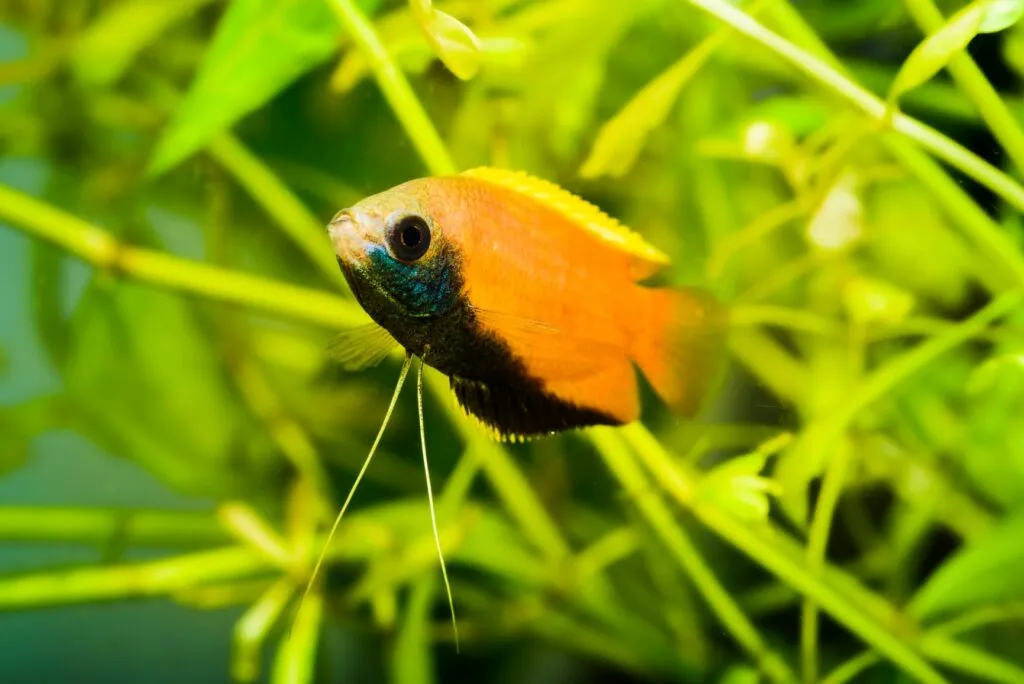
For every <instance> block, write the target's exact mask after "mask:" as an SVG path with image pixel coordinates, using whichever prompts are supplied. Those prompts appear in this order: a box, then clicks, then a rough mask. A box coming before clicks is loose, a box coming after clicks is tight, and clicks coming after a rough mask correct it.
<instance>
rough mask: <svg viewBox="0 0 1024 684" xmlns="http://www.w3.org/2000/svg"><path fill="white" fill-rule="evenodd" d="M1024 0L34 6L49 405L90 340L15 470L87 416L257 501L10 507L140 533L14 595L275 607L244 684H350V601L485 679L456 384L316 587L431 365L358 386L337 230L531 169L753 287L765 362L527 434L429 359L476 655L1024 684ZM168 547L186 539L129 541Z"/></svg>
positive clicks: (42, 526)
mask: <svg viewBox="0 0 1024 684" xmlns="http://www.w3.org/2000/svg"><path fill="white" fill-rule="evenodd" d="M1022 11H1024V4H1022V3H1020V2H1016V1H1010V0H994V1H984V0H978V1H976V2H972V3H962V2H954V3H942V6H941V7H939V6H937V5H936V4H935V2H933V0H906V1H905V2H904V3H892V2H890V1H889V0H861V1H858V2H830V1H827V0H814V1H805V2H800V3H790V2H788V1H787V0H761V1H756V0H755V1H752V2H742V3H733V2H726V1H725V0H689V1H685V2H684V1H682V0H642V1H640V2H631V3H604V2H592V1H586V0H551V1H540V0H538V1H537V2H527V1H513V0H488V1H487V2H475V1H474V2H461V1H459V0H451V1H450V2H438V3H436V6H434V4H432V3H429V2H413V3H411V4H410V5H406V4H405V3H396V2H392V3H387V4H385V5H384V6H379V3H377V2H375V1H374V0H360V1H358V2H356V1H355V0H232V1H231V2H217V1H215V0H148V1H145V2H143V1H140V0H123V1H121V2H102V3H94V2H90V1H86V0H64V1H63V2H62V3H32V2H26V3H19V2H11V3H7V5H5V7H4V14H3V18H4V21H3V25H4V27H5V28H4V34H3V35H2V36H0V38H2V40H0V49H3V50H5V51H7V52H9V53H12V54H11V59H10V60H9V61H7V62H6V63H5V64H4V65H3V66H2V67H0V84H2V85H3V88H4V90H0V107H2V109H0V111H2V112H3V117H2V118H0V140H2V145H3V149H4V152H5V154H4V159H3V160H2V161H0V183H2V184H0V220H3V221H4V222H5V223H6V225H7V226H8V227H9V229H10V230H5V238H10V239H11V243H10V244H12V245H15V244H17V245H19V249H21V248H24V249H26V250H29V253H30V255H31V261H30V263H28V264H27V265H26V267H25V272H24V273H23V274H22V277H20V278H19V279H18V280H17V281H16V282H13V281H14V279H11V281H10V282H9V281H6V280H5V285H6V286H7V287H8V288H11V289H12V290H15V289H16V292H17V293H18V294H17V299H19V300H21V301H23V302H25V303H26V307H25V309H24V310H25V312H26V315H25V317H24V318H25V320H21V319H19V320H18V321H16V323H17V326H16V327H17V329H16V330H15V329H12V330H7V329H5V330H4V331H3V332H4V335H3V336H2V337H0V345H3V346H4V354H3V358H5V359H6V366H7V368H8V371H7V372H8V373H9V374H10V375H11V378H8V379H7V380H5V382H9V383H11V384H12V386H17V383H18V382H22V381H18V380H17V377H16V374H15V373H14V371H13V370H12V369H16V368H19V367H22V366H23V365H24V364H29V363H32V361H31V358H29V357H30V352H29V351H26V349H33V348H35V347H38V348H39V349H41V351H42V354H43V355H45V361H39V363H37V364H36V366H37V367H38V368H39V369H40V370H39V371H38V373H39V375H40V376H41V377H42V378H43V379H42V380H41V381H38V382H35V384H31V387H30V389H22V390H15V389H10V390H5V395H4V398H5V400H8V399H9V401H6V403H5V404H4V405H3V406H0V445H2V450H0V467H3V469H4V470H5V471H9V473H10V476H11V477H14V476H15V475H17V473H18V472H20V471H21V470H24V469H27V468H30V467H31V461H30V459H31V457H32V456H33V454H35V453H36V452H37V451H38V450H39V448H40V447H39V443H40V438H41V437H43V436H45V435H47V434H51V433H53V432H56V431H62V432H72V433H74V434H76V435H78V436H80V437H81V438H84V440H87V441H88V442H90V443H92V444H95V445H97V446H99V447H100V448H101V449H102V450H103V451H105V452H106V453H108V454H109V455H111V456H119V457H123V458H126V459H131V460H132V461H133V462H135V463H137V464H138V465H139V466H140V467H141V468H143V469H145V470H146V471H148V472H149V473H152V474H153V475H154V476H155V477H157V478H159V479H160V480H161V481H162V482H164V483H166V485H167V486H169V487H170V488H173V489H174V490H176V491H178V492H180V493H182V494H184V495H187V496H191V497H195V498H196V499H197V500H199V501H202V502H214V503H212V504H211V505H210V506H209V510H208V511H199V512H181V511H173V510H156V509H143V510H111V509H107V508H72V507H59V506H15V505H4V503H3V502H2V501H0V539H6V540H15V541H30V542H32V543H33V544H43V545H47V544H60V543H66V542H78V543H86V544H90V545H95V546H97V547H100V548H104V549H107V550H108V552H107V553H106V554H105V557H104V559H103V562H102V563H98V564H90V565H84V566H76V567H59V568H38V569H33V570H31V571H19V572H11V573H8V574H5V575H4V576H3V577H2V578H0V610H3V611H27V610H30V609H35V608H39V607H42V606H66V605H71V604H81V603H94V602H100V601H125V600H129V599H138V598H143V597H171V598H173V599H175V600H177V601H180V602H183V603H185V604H187V605H191V606H196V607H197V608H213V607H220V606H224V605H241V606H245V608H244V612H243V613H242V615H241V617H240V619H239V620H238V622H237V624H236V628H235V632H234V637H233V638H234V653H233V654H231V656H230V670H231V673H232V676H233V677H234V678H235V679H237V680H239V681H253V680H256V679H257V678H259V677H260V676H261V672H260V668H261V659H262V655H261V654H262V653H263V652H264V651H265V650H267V649H270V648H272V647H274V648H276V651H275V659H274V664H273V667H272V668H271V672H270V673H269V674H267V673H263V674H267V676H269V677H270V679H271V680H272V681H275V682H277V681H280V682H304V681H313V680H314V679H315V678H316V675H317V666H318V664H319V663H322V662H323V660H324V659H329V658H330V657H331V654H330V653H326V652H325V649H324V648H322V647H320V648H318V645H319V642H320V638H321V635H322V634H323V632H324V626H325V624H328V623H330V622H336V623H339V624H343V625H345V626H346V627H348V628H349V629H351V630H371V631H372V632H373V633H375V634H388V635H393V637H394V638H393V639H390V640H388V641H387V643H388V646H389V656H388V657H389V658H390V661H391V666H392V667H391V670H390V676H391V678H393V679H394V680H396V681H401V682H423V681H432V680H433V679H434V678H435V677H436V676H437V675H438V672H443V673H444V674H445V675H446V676H445V678H446V679H447V678H449V677H448V675H451V677H457V676H459V673H460V671H461V670H463V669H465V668H466V667H467V666H466V665H465V663H466V662H467V660H463V659H460V658H449V657H448V656H447V652H448V651H451V650H453V649H452V645H451V643H450V641H451V637H452V632H451V628H450V625H449V623H448V622H447V615H446V614H445V613H444V609H445V608H446V604H445V601H444V598H443V595H442V594H440V593H439V591H438V589H439V573H438V568H437V561H436V556H435V551H434V541H433V539H432V537H431V529H430V522H429V516H428V513H427V509H426V502H425V499H424V497H423V485H422V474H421V473H420V470H419V467H418V465H417V464H418V459H419V450H418V444H417V435H418V432H417V428H416V426H415V413H414V412H413V411H412V407H411V404H409V405H408V406H406V405H405V404H399V405H398V408H397V409H396V412H397V413H396V418H397V419H396V423H395V424H394V425H393V426H392V430H393V433H392V434H391V436H390V437H388V438H386V439H385V441H384V443H383V448H384V449H385V450H386V452H382V453H381V454H380V455H379V456H378V457H377V460H376V461H375V464H374V467H373V468H372V469H371V470H370V471H369V472H368V475H367V477H368V479H369V480H370V482H368V484H372V485H373V488H372V489H368V490H367V491H365V492H363V493H361V494H360V496H359V497H357V499H356V501H355V503H354V504H353V506H354V508H353V509H352V510H351V511H350V512H349V513H348V517H347V518H346V520H345V521H344V522H343V524H342V526H341V528H340V530H339V534H338V535H337V537H336V538H335V540H334V542H333V543H332V545H331V547H330V551H329V553H328V560H329V566H330V572H328V573H327V574H326V575H325V577H324V578H323V579H322V581H320V582H318V583H317V584H316V585H314V587H313V590H312V591H311V593H310V594H309V597H308V599H307V600H306V601H305V602H303V604H302V609H301V610H300V611H298V612H296V611H295V608H296V605H297V598H298V597H299V596H300V595H301V593H302V591H303V589H304V587H305V582H306V580H307V578H308V577H309V573H310V570H311V567H312V564H313V561H314V560H315V558H316V555H317V553H318V552H319V550H320V546H321V544H322V540H323V536H324V533H325V531H326V524H327V523H329V521H330V519H331V518H332V517H333V513H334V511H335V510H336V508H337V506H338V503H339V499H340V497H339V493H341V494H342V495H343V493H344V492H345V491H346V490H347V487H348V484H349V483H350V481H351V479H352V477H353V476H354V473H355V472H356V470H357V469H358V467H359V466H360V464H361V459H362V458H363V456H364V455H365V453H366V449H367V448H368V446H369V444H370V442H371V441H372V439H373V435H374V433H375V431H376V428H377V427H378V421H379V419H380V417H382V415H383V413H384V409H385V408H386V404H387V398H388V396H389V394H388V386H389V385H390V384H391V383H393V381H394V376H395V375H396V374H397V365H396V364H392V365H387V366H385V367H383V368H381V369H379V370H376V371H373V372H370V373H366V374H364V375H351V374H344V373H341V372H339V371H338V370H337V369H336V368H334V367H332V365H331V363H330V361H329V355H328V354H327V351H326V350H327V349H328V347H329V343H330V340H331V339H332V336H333V335H334V334H335V333H336V332H337V331H338V330H339V329H342V328H345V327H347V326H351V325H353V324H357V323H359V322H361V321H363V320H365V315H364V314H363V313H362V311H361V310H360V309H359V308H358V306H357V305H356V304H355V303H354V301H353V300H352V299H351V298H350V296H349V295H348V293H347V291H346V290H345V285H344V281H343V278H342V277H341V274H340V273H339V271H338V269H337V267H336V264H335V262H334V257H333V256H332V254H331V251H330V245H329V243H328V241H327V238H326V236H325V234H324V230H323V226H324V224H325V223H326V221H327V220H328V219H329V218H330V216H332V215H333V214H334V212H335V211H337V209H339V208H340V207H342V206H345V205H347V204H350V203H351V202H352V201H353V200H355V199H356V198H358V197H359V196H360V195H363V194H365V193H367V192H371V191H375V190H379V189H382V188H384V187H387V186H389V185H392V184H394V183H395V182H398V181H400V180H404V179H406V178H409V177H413V176H418V175H423V174H425V173H430V174H443V173H448V172H451V171H454V170H456V169H459V168H465V167H470V166H474V165H478V164H483V163H486V164H492V165H497V166H507V167H513V168H521V169H527V170H529V171H531V172H532V173H534V174H536V175H539V176H543V177H546V178H549V179H551V180H554V181H557V182H559V183H560V184H562V185H564V186H566V187H568V188H570V189H572V190H574V191H577V192H579V193H581V194H583V195H585V196H587V197H588V198H589V199H591V200H593V201H595V202H596V203H598V204H600V205H601V206H602V207H604V208H605V209H606V210H607V211H609V213H612V214H614V215H615V216H617V217H619V218H621V219H622V220H623V221H624V222H625V223H627V224H629V225H630V226H631V227H633V228H634V229H636V230H638V231H640V232H642V233H643V234H644V235H645V237H647V238H648V239H649V240H650V241H651V242H653V243H654V244H656V245H658V246H659V247H660V248H662V249H663V250H664V251H665V252H666V253H668V254H670V255H672V257H673V259H674V260H675V264H676V267H675V269H674V270H673V272H672V275H671V276H670V279H671V280H673V281H674V282H679V283H696V284H701V285H704V286H706V287H708V288H710V289H712V290H713V291H715V292H716V294H717V295H718V296H720V297H721V298H722V299H723V300H724V301H727V302H729V303H730V305H731V306H732V319H731V326H732V329H731V332H730V339H729V350H730V352H731V356H732V358H733V359H734V361H735V363H734V372H733V374H732V375H731V376H730V378H729V380H728V382H727V383H726V384H725V387H724V388H723V390H722V391H721V393H720V395H718V396H716V397H715V398H714V399H715V401H713V402H712V404H711V405H709V406H708V408H707V410H706V411H705V413H704V414H702V416H701V417H700V418H699V419H698V420H696V421H693V422H680V421H679V420H677V419H676V418H674V417H673V416H671V415H669V414H667V413H666V412H665V411H664V410H662V409H661V408H660V407H658V406H657V402H656V401H648V402H647V409H646V415H645V420H644V422H643V424H635V425H631V426H628V427H626V428H622V429H617V430H612V429H594V430H587V431H583V432H580V433H578V434H573V435H568V436H563V437H558V438H554V439H549V440H540V441H537V442H533V443H530V444H527V445H514V446H509V445H503V444H498V443H495V442H493V441H491V440H490V439H489V438H488V437H487V435H486V434H484V433H483V432H482V431H480V430H478V429H477V428H476V426H474V425H473V424H471V423H470V422H468V421H467V420H466V419H465V418H464V417H462V416H461V414H460V412H459V410H458V409H457V407H455V406H454V404H453V402H452V401H451V400H450V397H449V392H448V388H447V386H446V383H445V382H444V379H443V378H441V377H439V376H437V375H436V374H428V376H427V378H426V380H427V385H428V388H429V390H430V392H431V394H430V395H428V403H427V405H426V407H425V409H426V412H427V416H428V420H429V424H428V434H427V438H428V440H429V441H430V442H431V443H432V448H431V454H432V458H433V459H434V466H433V472H434V483H435V486H436V487H437V488H438V490H439V497H438V521H439V524H440V528H441V529H440V532H441V534H440V538H441V543H442V546H443V547H444V549H445V552H446V558H447V559H448V563H449V567H450V569H451V575H452V586H453V592H454V599H455V606H456V612H457V615H458V618H459V628H460V633H461V636H462V640H463V651H464V653H466V652H468V653H471V654H472V653H474V651H477V650H480V649H483V648H484V645H485V644H486V645H488V648H492V647H493V646H491V645H493V644H495V643H500V644H505V645H506V646H505V647H506V648H508V649H514V648H522V647H523V646H522V644H523V643H524V639H526V638H529V639H536V640H542V641H543V642H545V643H548V644H551V645H554V646H555V647H557V648H559V649H562V650H565V651H569V652H573V653H576V654H579V655H580V656H581V657H582V658H585V659H587V660H588V661H591V662H599V663H602V664H603V665H606V666H610V667H615V668H618V669H621V670H624V671H626V672H629V673H632V674H633V675H635V676H636V677H638V678H645V677H649V678H652V679H657V678H669V679H672V680H682V681H708V680H710V679H716V680H718V679H720V680H722V681H729V682H732V681H755V680H756V679H757V677H758V675H759V674H760V675H761V676H763V677H764V678H766V679H768V680H770V681H773V682H788V681H795V680H797V679H801V680H803V681H807V682H811V681H827V682H830V683H831V684H838V683H839V682H845V681H853V680H856V679H857V678H858V677H860V678H861V680H862V681H874V680H875V679H877V678H878V677H880V676H882V673H885V672H890V673H891V672H899V673H901V676H903V677H905V678H910V679H912V680H914V681H922V682H945V681H961V680H962V678H963V677H965V676H966V677H971V678H973V679H975V680H978V681H995V682H1020V681H1024V656H1022V654H1021V653H1020V650H1019V647H1018V646H1017V642H1018V641H1019V634H1020V624H1019V621H1020V620H1021V619H1022V617H1024V583H1022V580H1021V579H1020V577H1019V574H1018V572H1017V571H1018V569H1019V567H1020V564H1021V562H1022V560H1024V530H1022V528H1021V517H1020V510H1021V505H1022V502H1024V460H1022V457H1021V453H1022V445H1024V434H1022V432H1021V430H1022V429H1024V422H1022V421H1021V420H1020V419H1019V416H1020V415H1021V408H1020V407H1021V406H1024V365H1022V364H1021V359H1022V358H1024V357H1022V356H1021V355H1022V353H1024V330H1022V329H1021V293H1022V287H1024V253H1022V249H1021V237H1022V231H1021V219H1020V212H1021V211H1022V210H1024V187H1022V185H1021V183H1020V182H1019V180H1018V177H1019V173H1020V171H1021V170H1022V169H1024V134H1022V130H1021V124H1020V119H1021V114H1022V111H1024V110H1022V105H1021V101H1020V98H1019V96H1018V95H1017V94H1016V93H1015V91H1016V90H1019V78H1020V73H1021V71H1022V70H1024V59H1022V52H1021V45H1024V42H1022V40H1024V28H1022V27H1021V25H1020V24H1019V23H1018V22H1017V19H1018V18H1019V16H1020V14H1021V12H1022ZM19 50H20V53H18V52H19ZM15 53H18V54H15ZM438 55H440V57H441V58H442V60H441V61H439V60H438ZM445 65H447V66H445ZM452 71H454V72H455V74H458V77H456V76H454V75H453V74H452V73H451V72H452ZM940 72H948V75H949V79H948V80H947V79H946V78H944V77H942V76H939V74H940ZM459 77H462V78H463V79H465V80H461V79H460V78H459ZM399 133H401V134H402V135H399ZM12 231H19V232H20V233H21V234H20V235H17V236H16V235H14V233H13V232H12ZM12 249H13V247H12ZM83 264H84V267H83ZM11 268H12V269H13V266H12V267H11ZM14 327H15V326H12V328H14ZM5 328H6V323H5ZM29 333H31V337H30V339H31V342H30V343H28V344H26V343H24V342H20V343H18V342H13V341H12V340H15V339H16V338H18V339H22V338H21V337H19V336H21V335H22V334H29ZM16 381H17V382H16ZM22 386H23V387H24V383H22ZM407 398H408V397H407ZM596 464H601V465H602V466H603V467H602V468H597V467H596ZM151 547H159V548H163V549H166V547H174V548H173V550H172V551H173V552H172V551H167V552H166V553H165V554H164V555H161V556H159V557H157V558H155V559H154V558H151V557H147V558H145V559H141V560H140V559H139V558H137V557H132V556H130V555H128V554H127V553H126V552H125V549H145V548H151ZM8 617H10V616H8ZM826 623H827V624H826ZM154 630H155V631H157V630H158V626H155V625H154ZM439 655H443V656H444V657H443V658H440V657H439ZM468 657H469V656H465V655H464V656H463V658H468ZM228 660H229V658H228V655H227V654H225V669H227V667H228ZM474 662H475V663H478V662H479V661H477V660H474ZM494 667H497V665H494ZM5 681H6V678H5Z"/></svg>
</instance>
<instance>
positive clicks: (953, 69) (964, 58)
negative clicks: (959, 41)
mask: <svg viewBox="0 0 1024 684" xmlns="http://www.w3.org/2000/svg"><path fill="white" fill-rule="evenodd" d="M904 4H905V5H906V6H907V10H908V11H909V12H910V16H911V17H913V19H914V21H915V22H916V23H917V25H918V26H920V27H921V30H922V31H923V32H924V33H925V35H930V34H933V33H935V32H936V31H938V30H939V29H940V28H942V26H943V25H944V24H945V23H946V20H945V18H944V17H943V16H942V12H940V11H939V8H938V7H936V6H935V3H934V2H932V0H904ZM947 68H948V69H949V73H950V74H952V76H953V80H954V81H956V84H957V86H958V87H959V88H960V90H962V91H963V94H964V95H966V96H967V98H968V99H969V100H970V101H971V102H972V103H974V107H975V109H976V110H977V111H978V114H980V115H981V118H982V120H984V122H985V124H986V125H987V126H988V127H989V130H990V131H992V134H993V135H994V136H995V138H996V140H998V141H999V144H1000V145H1002V146H1003V149H1004V150H1006V154H1007V155H1008V156H1009V157H1010V159H1011V160H1013V164H1014V166H1016V167H1017V169H1018V170H1019V171H1024V133H1022V132H1021V128H1020V126H1019V125H1018V123H1017V120H1016V119H1015V118H1014V116H1013V114H1011V113H1010V110H1009V108H1008V107H1007V106H1006V103H1005V102H1003V98H1002V96H1001V95H1000V94H999V93H998V92H996V89H995V88H993V87H992V84H991V83H989V81H988V79H987V78H985V74H984V73H983V72H982V70H981V69H979V68H978V65H977V64H976V63H975V62H974V60H973V59H972V58H971V56H970V54H969V53H968V52H967V51H966V50H965V51H963V52H962V53H960V54H958V55H957V56H955V57H954V58H953V59H951V60H950V62H949V64H948V65H947Z"/></svg>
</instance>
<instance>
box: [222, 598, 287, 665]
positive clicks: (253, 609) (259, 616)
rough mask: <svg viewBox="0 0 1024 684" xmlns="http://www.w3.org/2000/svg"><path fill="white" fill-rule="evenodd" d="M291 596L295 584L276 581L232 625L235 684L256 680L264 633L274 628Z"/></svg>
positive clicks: (265, 634)
mask: <svg viewBox="0 0 1024 684" xmlns="http://www.w3.org/2000/svg"><path fill="white" fill-rule="evenodd" d="M293 596H295V585H294V584H293V583H292V581H291V580H290V579H281V580H278V581H277V582H276V583H274V584H273V585H272V586H271V587H270V589H267V591H266V592H265V593H264V594H263V595H262V596H261V597H260V598H259V599H258V600H257V601H256V602H255V603H254V604H252V606H250V607H249V609H248V610H247V611H245V614H244V615H242V617H241V618H239V620H238V622H236V623H235V634H234V640H233V642H232V649H233V653H232V655H231V676H232V678H233V679H234V681H236V682H241V683H248V682H255V681H257V680H258V679H259V676H260V661H261V660H262V651H263V644H264V643H265V642H266V640H267V634H268V633H269V632H270V630H271V629H273V628H274V625H275V624H276V623H277V621H278V620H279V619H280V617H281V614H282V613H284V609H285V608H286V607H287V606H288V602H289V601H291V599H292V597H293Z"/></svg>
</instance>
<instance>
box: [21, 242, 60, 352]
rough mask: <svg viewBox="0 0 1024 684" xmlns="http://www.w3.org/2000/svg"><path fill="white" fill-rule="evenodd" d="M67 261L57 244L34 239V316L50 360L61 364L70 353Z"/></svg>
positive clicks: (32, 262) (32, 264)
mask: <svg viewBox="0 0 1024 684" xmlns="http://www.w3.org/2000/svg"><path fill="white" fill-rule="evenodd" d="M63 263H64V253H63V252H61V251H60V250H59V249H57V248H56V247H54V246H53V245H49V244H46V243H45V242H34V243H32V246H31V269H32V274H31V278H32V283H33V287H31V288H30V291H31V293H30V294H31V297H32V318H33V319H34V322H35V326H36V332H37V333H38V335H39V340H40V341H41V342H42V346H43V348H44V350H45V351H46V354H47V356H48V357H49V359H50V362H51V363H53V364H54V366H56V367H58V368H59V367H60V366H61V364H63V362H64V358H65V357H66V356H67V350H68V340H69V338H70V336H69V333H68V321H67V319H66V317H65V316H64V313H63V311H62V310H61V287H62V285H63V284H64V273H63V268H62V267H63Z"/></svg>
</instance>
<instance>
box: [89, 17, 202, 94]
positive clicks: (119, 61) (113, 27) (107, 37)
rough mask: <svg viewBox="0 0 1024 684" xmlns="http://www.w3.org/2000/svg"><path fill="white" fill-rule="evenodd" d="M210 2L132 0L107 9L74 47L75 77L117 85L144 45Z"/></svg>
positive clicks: (97, 82) (90, 82) (95, 82)
mask: <svg viewBox="0 0 1024 684" xmlns="http://www.w3.org/2000/svg"><path fill="white" fill-rule="evenodd" d="M210 1H211V0H135V1H134V2H120V3H117V4H115V5H112V6H111V7H108V8H107V10H106V11H105V12H103V13H102V14H101V15H100V16H99V18H98V19H97V20H96V21H95V22H93V23H92V24H91V25H90V26H89V28H87V29H86V30H85V32H84V33H83V34H82V35H81V36H80V37H79V39H78V43H77V44H76V45H75V48H74V51H73V53H72V58H71V68H72V69H73V70H74V72H75V76H77V77H78V78H79V80H81V81H82V82H84V83H89V84H93V85H109V84H111V83H113V82H115V81H117V80H118V79H119V78H120V77H121V75H122V74H124V72H125V71H126V70H127V69H128V67H130V66H131V64H132V62H133V61H134V59H135V56H136V55H138V54H139V52H141V51H142V50H143V49H144V48H145V47H146V46H147V45H149V44H150V43H152V42H153V41H154V40H156V39H157V38H158V37H160V35H161V34H162V33H163V32H164V31H165V30H167V29H168V28H169V27H170V26H172V25H174V24H175V23H177V22H179V21H181V20H183V19H185V18H186V17H187V16H188V15H190V14H193V13H194V12H196V10H198V9H199V8H200V7H202V6H203V5H206V4H208V3H209V2H210Z"/></svg>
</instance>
